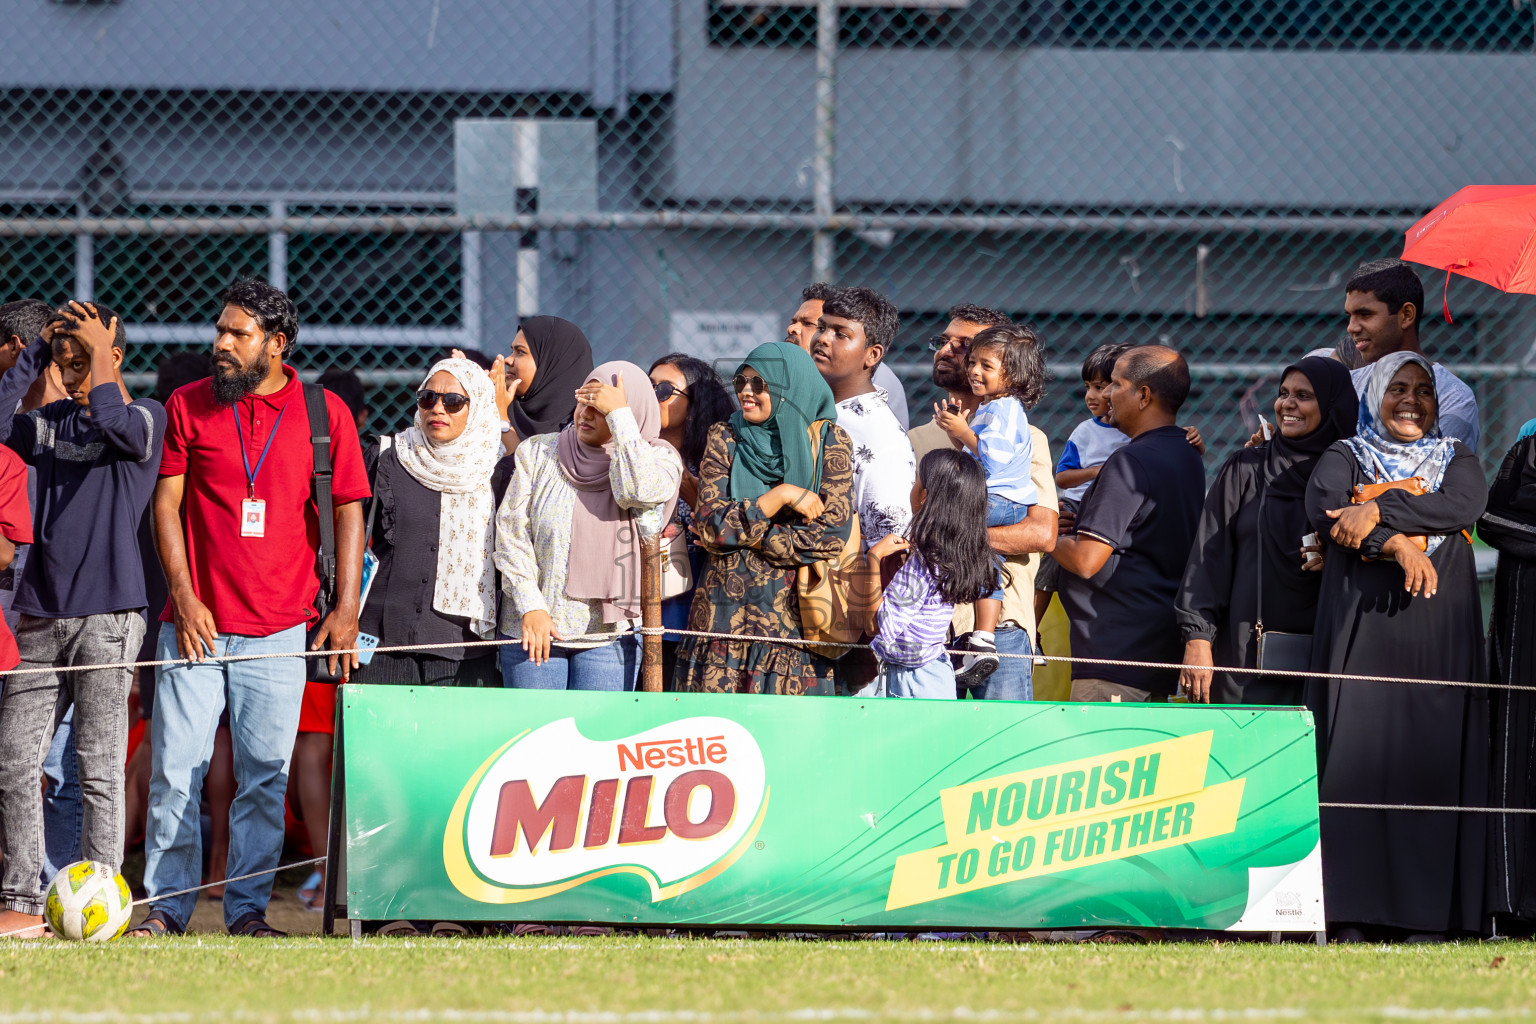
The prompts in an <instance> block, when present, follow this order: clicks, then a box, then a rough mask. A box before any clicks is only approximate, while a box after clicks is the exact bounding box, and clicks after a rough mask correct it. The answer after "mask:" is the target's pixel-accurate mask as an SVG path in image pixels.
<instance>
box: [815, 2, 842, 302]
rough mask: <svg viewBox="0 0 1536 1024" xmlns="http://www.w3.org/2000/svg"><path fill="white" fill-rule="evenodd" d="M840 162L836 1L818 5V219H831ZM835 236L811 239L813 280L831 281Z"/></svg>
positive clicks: (825, 233) (818, 235)
mask: <svg viewBox="0 0 1536 1024" xmlns="http://www.w3.org/2000/svg"><path fill="white" fill-rule="evenodd" d="M836 162H837V0H817V2H816V143H815V148H814V149H813V151H812V153H811V177H812V184H811V188H812V192H811V198H812V203H813V205H814V209H815V211H816V215H817V216H818V217H830V216H832V206H833V191H832V186H833V181H834V176H835V173H836ZM832 264H833V249H832V232H830V231H827V230H825V229H823V230H819V231H817V232H816V233H815V235H813V236H812V237H811V280H812V281H831V280H832V278H833V276H834V274H835V273H836V269H835V268H834V267H833V265H832Z"/></svg>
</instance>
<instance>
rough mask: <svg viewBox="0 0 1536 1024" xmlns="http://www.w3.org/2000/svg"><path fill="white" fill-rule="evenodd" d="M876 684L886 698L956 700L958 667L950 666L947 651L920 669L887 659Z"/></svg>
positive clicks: (920, 666) (880, 693) (881, 667)
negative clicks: (956, 668) (956, 669)
mask: <svg viewBox="0 0 1536 1024" xmlns="http://www.w3.org/2000/svg"><path fill="white" fill-rule="evenodd" d="M993 675H996V673H995V672H994V673H993ZM875 685H876V686H877V687H878V688H879V695H880V696H882V697H924V698H926V699H928V700H954V699H955V670H954V669H953V668H951V667H950V664H949V655H947V654H946V655H943V656H942V657H940V658H939V659H938V660H936V661H930V662H929V663H928V664H926V665H919V666H917V667H916V668H912V667H911V666H909V665H897V664H894V663H891V662H886V663H883V664H882V665H881V666H880V677H879V678H878V679H876V680H875Z"/></svg>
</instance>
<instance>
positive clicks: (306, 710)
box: [299, 683, 336, 735]
mask: <svg viewBox="0 0 1536 1024" xmlns="http://www.w3.org/2000/svg"><path fill="white" fill-rule="evenodd" d="M335 731H336V684H335V683H305V684H304V704H303V706H302V707H300V709H299V732H323V733H325V734H326V735H331V734H332V733H334V732H335Z"/></svg>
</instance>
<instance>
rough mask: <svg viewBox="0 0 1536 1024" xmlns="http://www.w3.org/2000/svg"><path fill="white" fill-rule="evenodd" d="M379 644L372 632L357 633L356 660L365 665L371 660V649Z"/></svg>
mask: <svg viewBox="0 0 1536 1024" xmlns="http://www.w3.org/2000/svg"><path fill="white" fill-rule="evenodd" d="M377 646H379V638H378V637H376V636H374V635H373V634H372V633H359V634H357V661H358V664H360V665H366V664H368V663H369V662H370V661H372V660H373V649H374V648H375V647H377Z"/></svg>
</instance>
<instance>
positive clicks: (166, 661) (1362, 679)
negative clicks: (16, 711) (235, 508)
mask: <svg viewBox="0 0 1536 1024" xmlns="http://www.w3.org/2000/svg"><path fill="white" fill-rule="evenodd" d="M633 632H634V633H635V635H637V636H642V637H645V636H663V635H667V634H671V635H675V636H690V637H698V638H701V639H706V640H727V641H730V642H733V643H763V644H784V645H787V646H791V647H795V646H798V647H807V646H810V647H842V648H846V649H848V650H863V651H867V650H872V649H873V648H872V647H871V646H870V645H869V644H850V643H839V642H836V641H825V640H805V639H802V638H799V637H777V636H756V635H752V634H739V633H713V632H709V631H706V630H696V629H673V628H671V627H665V626H640V627H637V628H636V629H635V630H633ZM623 635H624V634H623V633H584V634H582V635H580V636H571V637H563V638H561V639H560V640H559V641H558V642H557V643H556V644H555V646H566V647H580V646H583V645H586V646H594V647H595V646H598V645H600V644H604V643H609V642H611V641H613V640H616V639H618V638H619V637H621V636H623ZM521 643H522V641H521V640H520V639H514V638H506V639H501V638H498V639H494V640H470V641H461V642H458V643H441V644H396V645H393V646H388V647H375V648H372V650H373V653H375V654H410V653H413V652H430V651H437V650H449V649H451V650H466V649H479V648H497V647H505V646H507V645H508V644H521ZM362 651H363V649H362V648H356V647H349V648H345V649H343V650H338V651H332V650H320V651H291V652H277V653H265V654H219V655H213V654H210V655H207V656H206V657H204V658H203V659H202V661H201V662H199V661H197V660H195V659H192V658H162V659H158V660H152V661H121V662H108V663H102V664H95V665H59V666H44V667H41V668H14V669H11V670H10V671H9V672H6V673H3V675H5V676H13V675H15V676H20V675H43V674H47V673H50V672H94V671H101V670H103V669H118V668H123V669H128V668H162V667H171V666H181V665H197V664H207V663H209V662H214V663H236V662H242V661H266V660H271V659H273V658H305V659H309V658H329V657H331V656H332V655H336V656H340V655H343V654H360V653H362ZM945 653H946V654H955V655H966V654H974V653H975V652H974V651H968V650H959V649H953V648H946V649H945ZM995 653H996V655H997V657H999V658H1028V659H1029V660H1031V661H1045V662H1064V663H1067V664H1078V665H1104V666H1108V667H1113V668H1150V669H1166V670H1176V669H1182V668H1187V667H1190V666H1186V665H1183V664H1180V663H1177V662H1166V661H1132V660H1129V659H1125V658H1085V657H1079V656H1077V655H1072V654H1038V653H1035V654H1014V653H1012V652H1009V651H997V652H995ZM1200 667H1202V668H1204V669H1205V670H1206V671H1210V672H1232V673H1235V674H1238V675H1256V676H1270V677H1274V678H1291V679H1337V680H1342V681H1346V682H1357V683H1404V684H1414V685H1420V686H1460V687H1470V688H1472V689H1489V690H1518V691H1528V692H1536V686H1522V685H1519V684H1517V683H1478V682H1471V681H1469V680H1465V679H1418V678H1415V677H1412V676H1377V675H1367V674H1364V673H1358V672H1322V671H1310V670H1306V671H1297V670H1290V669H1259V668H1245V667H1241V666H1227V665H1215V666H1200Z"/></svg>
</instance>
